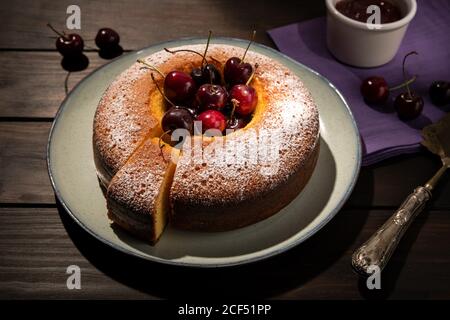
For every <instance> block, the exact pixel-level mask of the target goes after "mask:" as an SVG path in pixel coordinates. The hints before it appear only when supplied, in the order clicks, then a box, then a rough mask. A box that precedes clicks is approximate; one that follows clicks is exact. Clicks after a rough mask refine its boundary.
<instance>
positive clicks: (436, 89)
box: [428, 81, 450, 106]
mask: <svg viewBox="0 0 450 320" xmlns="http://www.w3.org/2000/svg"><path fill="white" fill-rule="evenodd" d="M428 93H429V95H430V98H431V102H433V104H434V105H436V106H443V105H446V104H450V82H448V81H435V82H433V83H432V84H431V86H430V90H429V91H428Z"/></svg>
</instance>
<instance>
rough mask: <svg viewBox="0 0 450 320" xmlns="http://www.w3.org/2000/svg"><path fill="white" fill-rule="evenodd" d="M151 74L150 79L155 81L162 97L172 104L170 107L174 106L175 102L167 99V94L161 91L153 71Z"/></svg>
mask: <svg viewBox="0 0 450 320" xmlns="http://www.w3.org/2000/svg"><path fill="white" fill-rule="evenodd" d="M151 76H152V80H153V82H154V83H155V86H156V89H158V91H159V93H161V95H162V96H163V97H164V99H165V100H166V101H167V102H168V103H169V104H170V105H172V107H176V106H175V104H174V103H173V102H172V101H170V100H169V98H167V96H166V95H165V94H164V92H162V90H161V88H160V87H159V85H158V83H157V82H156V80H155V76H154V75H153V73H152V74H151Z"/></svg>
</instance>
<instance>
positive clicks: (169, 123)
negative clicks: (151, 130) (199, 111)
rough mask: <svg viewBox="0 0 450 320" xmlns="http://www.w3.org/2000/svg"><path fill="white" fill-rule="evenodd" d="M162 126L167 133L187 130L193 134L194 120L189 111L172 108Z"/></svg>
mask: <svg viewBox="0 0 450 320" xmlns="http://www.w3.org/2000/svg"><path fill="white" fill-rule="evenodd" d="M161 126H162V128H163V130H164V131H165V132H173V131H174V130H176V129H186V130H188V131H189V132H191V133H192V131H193V128H194V118H193V116H192V114H191V112H189V110H187V109H185V108H182V107H172V108H170V109H169V110H167V111H166V112H165V113H164V116H163V118H162V121H161Z"/></svg>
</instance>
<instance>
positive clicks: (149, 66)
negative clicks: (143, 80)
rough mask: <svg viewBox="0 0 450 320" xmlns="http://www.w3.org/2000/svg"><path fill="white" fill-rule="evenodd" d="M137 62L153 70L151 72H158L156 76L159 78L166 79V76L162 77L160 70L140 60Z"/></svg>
mask: <svg viewBox="0 0 450 320" xmlns="http://www.w3.org/2000/svg"><path fill="white" fill-rule="evenodd" d="M137 62H139V63H142V64H143V65H145V66H147V67H148V68H149V69H150V70H153V71H156V72H158V74H159V75H160V76H161V77H163V78H165V77H166V76H165V75H164V73H162V72H161V70H159V69H158V68H156V67H154V66H152V65H151V64H148V63H147V62H145V61H144V60H142V59H137Z"/></svg>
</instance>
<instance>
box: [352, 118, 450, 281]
mask: <svg viewBox="0 0 450 320" xmlns="http://www.w3.org/2000/svg"><path fill="white" fill-rule="evenodd" d="M422 137H423V141H422V144H423V145H424V146H425V147H426V148H427V149H428V150H430V151H431V152H433V153H435V154H437V155H439V156H440V157H441V160H442V167H441V168H440V169H439V170H438V171H437V172H436V174H435V175H434V176H433V177H432V178H431V179H430V180H428V182H427V183H425V185H424V186H420V187H417V188H416V189H414V191H413V193H411V194H410V195H409V196H408V197H407V198H406V200H405V201H404V202H403V204H402V205H401V206H400V208H398V210H397V211H395V213H394V214H393V215H392V216H391V217H390V218H389V219H388V220H387V221H386V222H385V223H384V224H383V225H382V226H381V228H380V229H378V231H377V232H375V234H374V235H372V237H370V239H369V240H367V241H366V242H365V243H364V244H363V245H362V246H361V247H359V248H358V249H357V250H355V252H354V253H353V256H352V265H353V268H354V269H355V270H356V271H358V272H359V273H361V274H363V275H366V276H369V275H370V274H372V273H373V272H374V270H375V269H373V267H372V266H377V267H378V268H379V269H380V270H383V268H384V267H385V266H386V264H387V263H388V261H389V258H390V257H391V255H392V253H393V252H394V251H395V248H397V245H398V243H399V242H400V239H401V238H402V236H403V235H404V234H405V232H406V230H407V229H408V227H409V226H410V224H411V222H412V221H413V220H414V218H415V217H416V216H417V215H418V214H419V213H420V212H421V211H422V209H423V208H424V207H425V204H426V203H427V201H428V200H429V199H431V192H432V191H433V189H434V188H435V186H436V184H437V183H438V181H439V179H440V178H441V177H442V175H443V174H444V172H445V171H446V170H447V169H448V168H449V167H450V113H449V114H447V115H446V116H444V117H443V118H442V119H441V120H440V121H439V122H437V123H435V124H431V125H429V126H426V127H425V128H423V130H422Z"/></svg>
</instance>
